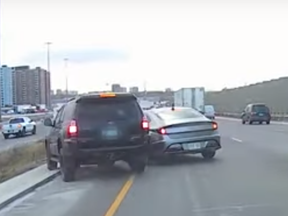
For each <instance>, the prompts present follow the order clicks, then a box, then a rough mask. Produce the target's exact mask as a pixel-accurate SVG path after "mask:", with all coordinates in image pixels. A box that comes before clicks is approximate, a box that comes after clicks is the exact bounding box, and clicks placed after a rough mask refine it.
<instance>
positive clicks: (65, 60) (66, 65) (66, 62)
mask: <svg viewBox="0 0 288 216" xmlns="http://www.w3.org/2000/svg"><path fill="white" fill-rule="evenodd" d="M68 61H69V59H68V58H65V59H64V69H65V86H66V100H67V101H68V70H67V68H68Z"/></svg>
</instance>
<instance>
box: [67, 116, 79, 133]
mask: <svg viewBox="0 0 288 216" xmlns="http://www.w3.org/2000/svg"><path fill="white" fill-rule="evenodd" d="M77 134H78V126H77V122H76V121H75V120H72V121H71V122H70V124H69V125H68V128H67V136H68V137H75V136H77Z"/></svg>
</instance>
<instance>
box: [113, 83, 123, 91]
mask: <svg viewBox="0 0 288 216" xmlns="http://www.w3.org/2000/svg"><path fill="white" fill-rule="evenodd" d="M111 90H112V92H121V91H122V87H121V85H120V84H112V87H111Z"/></svg>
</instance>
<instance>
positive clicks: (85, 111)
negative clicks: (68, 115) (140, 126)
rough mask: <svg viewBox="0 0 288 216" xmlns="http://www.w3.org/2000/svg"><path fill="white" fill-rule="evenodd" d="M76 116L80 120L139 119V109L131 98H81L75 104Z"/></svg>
mask: <svg viewBox="0 0 288 216" xmlns="http://www.w3.org/2000/svg"><path fill="white" fill-rule="evenodd" d="M77 116H78V119H79V120H80V121H85V122H87V121H101V120H104V121H107V120H114V121H115V120H116V121H117V120H118V121H127V120H128V121H133V120H136V121H139V119H141V117H142V112H141V109H140V107H139V105H138V103H137V101H136V100H134V99H133V100H131V99H129V100H128V99H125V98H121V99H117V98H115V99H110V98H109V99H108V98H105V99H94V100H89V101H88V100H87V101H85V100H82V101H81V102H79V103H78V104H77Z"/></svg>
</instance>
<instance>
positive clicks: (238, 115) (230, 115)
mask: <svg viewBox="0 0 288 216" xmlns="http://www.w3.org/2000/svg"><path fill="white" fill-rule="evenodd" d="M216 116H221V117H228V118H239V119H240V118H241V113H228V112H217V113H216ZM271 120H272V121H285V122H286V121H287V122H288V115H287V114H282V113H272V114H271Z"/></svg>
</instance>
